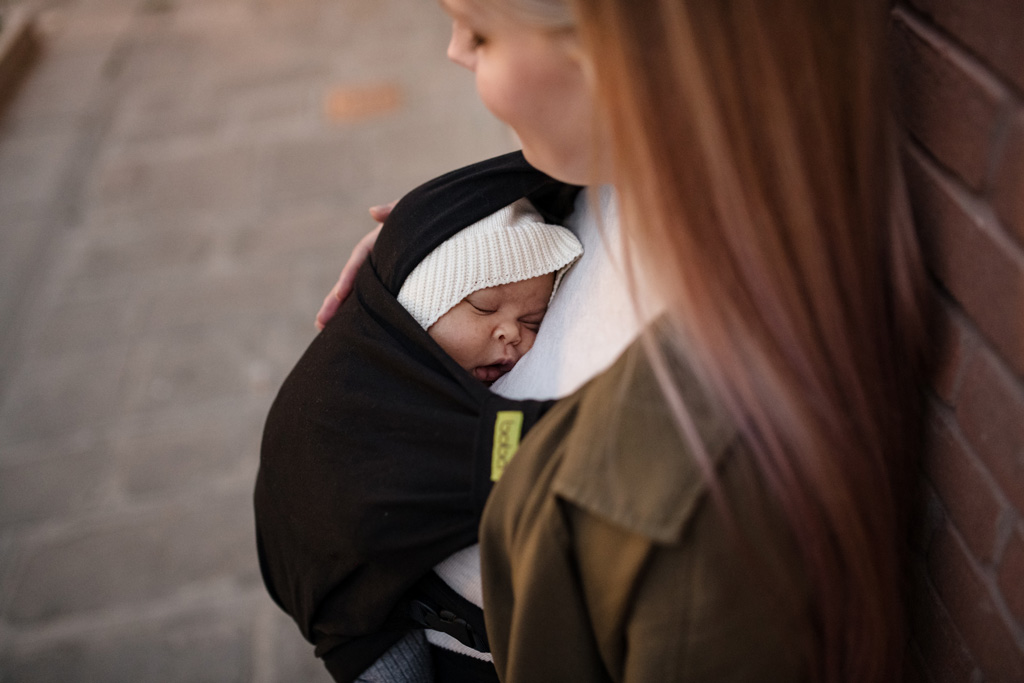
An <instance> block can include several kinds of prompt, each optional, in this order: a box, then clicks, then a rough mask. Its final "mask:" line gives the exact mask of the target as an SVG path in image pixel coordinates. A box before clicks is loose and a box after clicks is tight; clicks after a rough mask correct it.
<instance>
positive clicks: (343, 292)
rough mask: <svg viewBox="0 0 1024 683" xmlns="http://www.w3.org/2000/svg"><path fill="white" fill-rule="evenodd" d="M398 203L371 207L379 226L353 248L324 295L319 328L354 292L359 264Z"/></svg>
mask: <svg viewBox="0 0 1024 683" xmlns="http://www.w3.org/2000/svg"><path fill="white" fill-rule="evenodd" d="M397 203H398V201H397V200H395V201H393V202H391V203H390V204H381V205H380V206H372V207H370V216H371V217H372V218H373V220H375V221H377V227H376V228H374V229H373V230H371V231H370V232H368V233H367V234H366V235H365V236H363V238H362V239H361V240H359V242H358V243H356V246H355V248H354V249H353V250H352V255H351V256H349V257H348V261H347V262H346V263H345V267H344V268H342V269H341V275H339V276H338V281H337V282H336V283H334V287H332V288H331V291H330V292H328V294H327V296H326V297H324V302H323V303H322V304H321V305H320V311H319V312H318V313H317V314H316V328H317V329H318V330H322V329H324V326H325V325H326V324H327V322H328V321H329V320H330V319H331V318H333V317H334V314H335V313H337V312H338V306H340V305H341V302H342V301H344V300H345V299H346V298H347V297H348V295H349V294H351V293H352V285H353V284H354V283H355V281H356V272H358V270H359V266H361V265H363V261H365V260H366V259H367V257H369V255H370V252H372V251H373V245H374V244H376V243H377V236H378V235H380V229H381V228H382V227H383V224H384V221H386V220H387V218H388V216H389V215H390V214H391V209H393V208H394V207H395V204H397Z"/></svg>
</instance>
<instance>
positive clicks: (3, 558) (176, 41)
mask: <svg viewBox="0 0 1024 683" xmlns="http://www.w3.org/2000/svg"><path fill="white" fill-rule="evenodd" d="M0 16H2V20H3V25H2V27H0V102H3V108H2V110H0V681H2V682H3V683H10V682H14V681H17V682H19V683H36V682H42V681H62V682H71V681H74V682H79V681H102V682H107V681H126V682H127V681H132V682H135V683H144V682H147V681H160V682H161V683H167V682H174V681H182V682H185V681H188V682H197V681H217V682H223V681H237V682H240V683H241V682H253V683H271V682H284V681H289V682H292V681H311V682H312V681H325V680H328V677H327V676H326V674H325V673H324V672H323V670H322V667H321V665H320V663H319V661H318V660H315V659H314V657H313V655H312V648H311V646H309V645H308V644H307V643H305V641H303V640H302V639H301V637H300V636H299V634H298V630H297V628H296V627H295V625H294V624H293V623H292V622H291V621H290V619H288V618H287V617H285V616H284V615H283V614H282V613H280V612H279V611H278V609H277V608H276V607H275V606H274V605H273V603H272V602H271V601H270V599H269V598H268V597H267V596H266V593H265V591H264V589H263V586H262V583H261V581H260V578H259V571H258V568H257V563H256V557H255V552H254V541H253V528H252V527H253V523H252V513H251V489H252V484H253V479H254V476H255V473H256V467H257V462H258V456H259V442H260V432H261V429H262V424H263V419H264V417H265V415H266V413H267V410H268V408H269V406H270V402H271V401H272V399H273V397H274V394H275V392H276V390H277V388H278V386H279V385H280V383H281V382H282V381H283V379H284V377H285V375H286V374H287V372H288V371H289V369H290V368H291V366H292V365H293V364H294V362H295V361H296V360H297V359H298V357H299V355H300V354H301V353H302V351H303V350H304V348H305V347H306V345H307V344H308V343H309V342H310V340H311V339H312V338H313V336H314V334H315V329H314V327H313V318H314V315H315V313H316V311H317V309H318V308H319V305H320V301H321V300H322V299H323V297H324V295H325V294H326V293H327V291H328V290H329V288H330V287H331V285H332V284H333V283H334V281H335V279H336V277H337V274H338V271H339V270H340V268H341V266H342V265H343V263H344V262H345V260H346V259H347V257H348V254H349V252H350V250H351V248H352V246H353V245H354V244H355V242H356V240H357V239H358V238H359V237H360V236H362V235H363V234H364V233H365V232H367V231H368V230H369V229H370V228H372V227H373V226H372V223H371V221H370V219H369V217H368V215H367V211H366V209H367V207H368V206H369V205H371V204H376V203H383V202H386V201H390V200H392V199H396V198H398V197H399V196H401V195H402V194H403V193H404V192H406V191H407V190H409V189H411V188H412V187H413V186H415V185H417V184H419V183H420V182H422V181H424V180H426V179H428V178H430V177H432V176H434V175H437V174H439V173H441V172H443V171H446V170H449V169H451V168H455V167H457V166H460V165H463V164H466V163H470V162H472V161H475V160H478V159H482V158H484V157H487V156H491V155H494V154H498V153H501V152H505V151H508V150H510V149H512V148H513V146H514V143H513V142H512V138H511V135H510V134H509V133H508V132H507V130H506V129H505V128H504V127H503V126H502V125H501V124H499V123H497V122H496V121H495V120H494V119H493V118H491V117H490V115H489V114H488V113H487V112H486V111H485V110H484V109H483V107H482V105H480V104H479V102H478V101H477V99H476V97H475V94H474V89H473V81H472V76H471V75H470V74H469V73H468V72H465V71H463V70H462V69H459V68H458V67H456V66H454V65H451V64H449V63H448V62H447V60H446V58H445V47H446V45H447V40H448V27H449V25H448V21H447V19H446V17H445V16H444V15H443V13H442V12H441V10H440V9H439V8H438V6H437V5H436V3H435V2H433V1H432V0H49V1H32V0H23V1H21V2H19V1H18V0H14V1H13V2H12V1H11V0H0Z"/></svg>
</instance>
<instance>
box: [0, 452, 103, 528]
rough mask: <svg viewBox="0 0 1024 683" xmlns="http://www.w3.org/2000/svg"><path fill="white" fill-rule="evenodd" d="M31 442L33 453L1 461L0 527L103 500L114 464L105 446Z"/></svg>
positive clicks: (88, 506) (57, 514) (75, 510)
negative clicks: (79, 448) (80, 448)
mask: <svg viewBox="0 0 1024 683" xmlns="http://www.w3.org/2000/svg"><path fill="white" fill-rule="evenodd" d="M32 446H33V447H34V449H35V450H36V452H38V453H39V454H38V455H36V456H35V457H33V458H30V459H26V458H24V457H22V458H20V459H19V461H18V462H13V463H8V464H0V528H2V529H4V530H10V528H11V527H12V526H16V525H19V524H27V523H30V522H39V521H46V520H53V519H62V518H66V517H68V516H70V515H72V514H74V513H78V512H81V511H83V510H87V509H95V508H96V507H97V506H98V505H99V504H100V503H101V502H103V500H102V499H103V494H104V492H105V491H106V490H107V487H108V482H109V480H110V475H111V470H112V466H113V464H114V462H113V458H112V457H111V454H110V452H109V451H108V450H107V449H106V448H105V447H104V446H105V444H104V445H101V446H97V447H94V448H92V449H88V450H85V451H76V450H74V449H72V448H70V447H69V446H68V443H67V440H53V441H48V442H45V443H43V444H32ZM22 450H23V451H24V450H26V449H22ZM8 457H9V456H8Z"/></svg>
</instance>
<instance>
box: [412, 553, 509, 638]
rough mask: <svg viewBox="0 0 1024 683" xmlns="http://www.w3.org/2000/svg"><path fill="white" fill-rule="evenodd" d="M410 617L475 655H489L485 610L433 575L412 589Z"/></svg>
mask: <svg viewBox="0 0 1024 683" xmlns="http://www.w3.org/2000/svg"><path fill="white" fill-rule="evenodd" d="M412 592H413V595H415V596H416V597H414V598H413V599H412V600H411V602H410V603H409V616H410V618H412V620H413V622H414V623H415V624H416V625H417V626H418V627H420V628H425V629H432V630H434V631H440V632H442V633H447V634H448V635H450V636H451V637H453V638H455V640H457V641H459V642H460V643H462V644H463V645H465V646H466V647H471V648H473V649H474V650H476V651H477V652H490V651H491V647H490V644H489V643H488V642H487V628H486V626H484V611H483V610H482V609H480V608H479V607H477V606H476V605H474V604H473V603H472V602H470V601H469V600H467V599H466V598H465V597H464V596H462V595H460V594H459V593H458V591H456V590H455V589H454V588H452V587H451V586H449V585H448V584H447V583H445V582H444V580H443V579H442V578H441V577H440V576H438V575H437V574H436V573H435V572H430V573H429V574H427V575H426V576H425V577H423V578H422V579H421V580H420V581H419V583H418V584H417V585H416V587H415V588H414V589H413V591H412Z"/></svg>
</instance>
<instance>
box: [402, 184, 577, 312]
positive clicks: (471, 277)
mask: <svg viewBox="0 0 1024 683" xmlns="http://www.w3.org/2000/svg"><path fill="white" fill-rule="evenodd" d="M582 253H583V246H582V245H581V244H580V241H579V240H578V239H576V236H575V235H573V234H572V232H570V231H569V230H568V229H567V228H563V227H562V226H560V225H550V224H548V223H545V222H544V219H543V218H542V217H541V215H540V214H539V213H537V210H536V209H534V208H533V205H532V204H531V203H530V201H529V200H528V199H520V200H518V201H516V202H515V203H513V204H509V205H508V206H506V207H505V208H503V209H501V210H499V211H496V212H495V213H492V214H491V215H490V216H488V217H486V218H484V219H483V220H480V221H477V222H476V223H473V224H472V225H470V226H469V227H467V228H464V229H463V230H460V231H459V232H457V233H456V234H455V235H454V236H452V237H450V238H449V239H448V240H447V241H445V242H443V243H442V244H441V245H440V246H439V247H437V248H436V249H434V251H432V252H430V253H429V254H428V255H427V257H426V258H425V259H423V260H422V261H420V263H419V265H417V266H416V267H415V268H414V269H413V271H412V272H411V273H409V277H407V278H406V279H405V282H404V283H403V284H402V289H401V290H400V291H399V292H398V302H399V303H400V304H402V305H403V306H405V309H406V310H407V311H409V313H411V314H412V317H413V318H415V319H416V322H418V323H419V324H420V325H421V326H422V327H423V329H425V330H426V329H429V328H430V326H431V325H433V324H434V323H435V322H437V319H438V318H440V317H441V316H442V315H444V314H445V313H447V312H448V311H450V310H451V309H452V308H453V307H454V306H455V305H456V304H457V303H459V302H460V301H462V300H463V299H465V298H466V297H467V296H469V295H470V294H472V293H473V292H475V291H477V290H480V289H486V288H487V287H496V286H498V285H507V284H509V283H511V282H520V281H521V280H529V279H530V278H534V277H538V276H540V275H546V274H547V273H555V286H554V287H553V288H552V290H551V295H552V296H554V294H555V291H556V290H557V289H558V283H559V282H560V281H561V279H562V275H563V274H565V271H566V270H568V269H569V266H571V265H572V264H573V263H575V262H576V259H578V258H579V257H580V255H581V254H582Z"/></svg>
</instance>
